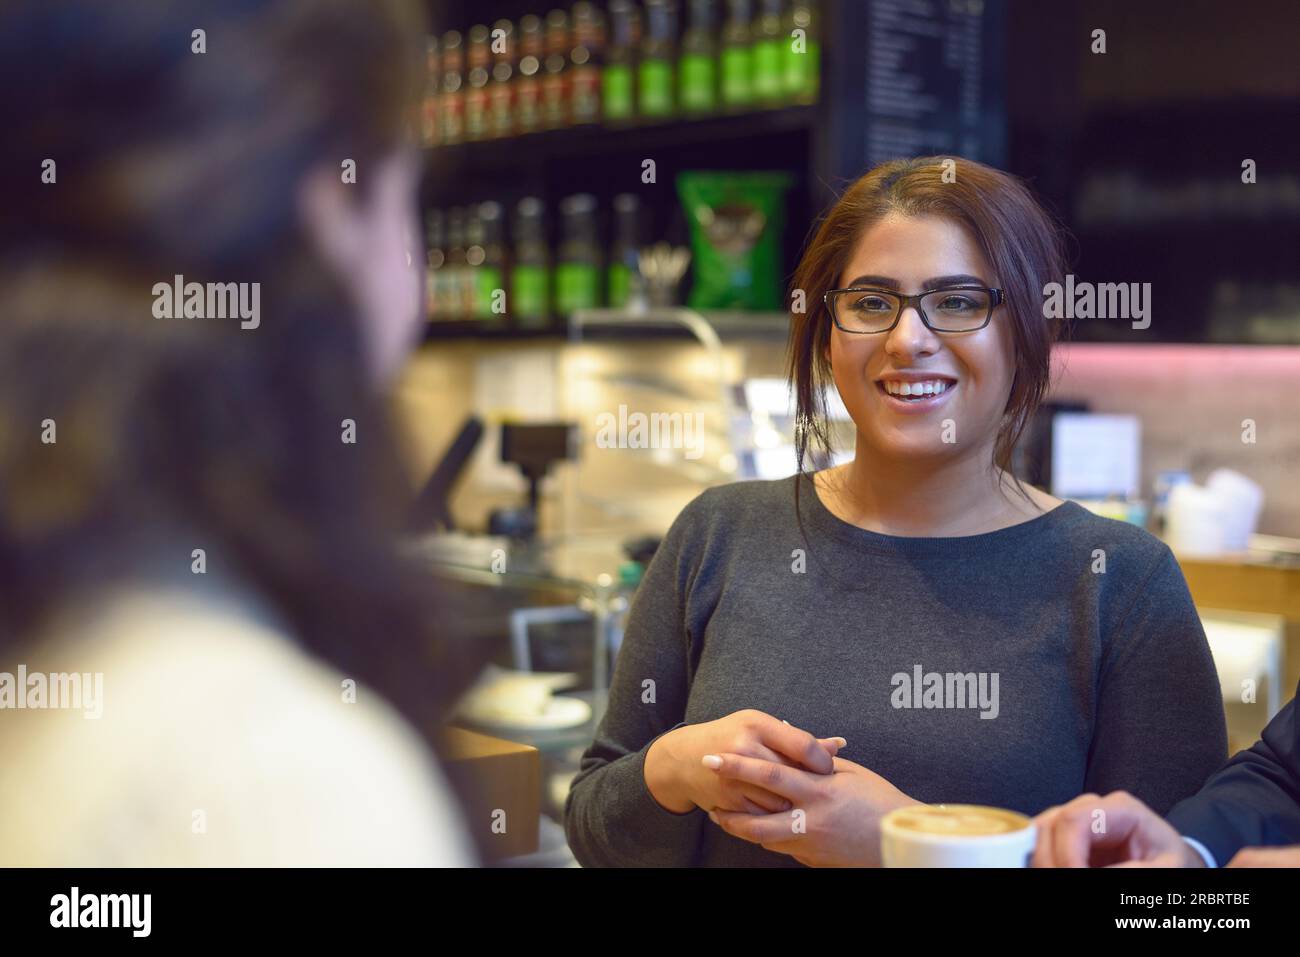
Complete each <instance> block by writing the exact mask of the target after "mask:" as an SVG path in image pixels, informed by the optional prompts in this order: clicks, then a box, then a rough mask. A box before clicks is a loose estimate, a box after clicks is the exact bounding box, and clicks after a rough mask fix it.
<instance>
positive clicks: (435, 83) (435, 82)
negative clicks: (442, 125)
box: [420, 37, 442, 146]
mask: <svg viewBox="0 0 1300 957" xmlns="http://www.w3.org/2000/svg"><path fill="white" fill-rule="evenodd" d="M424 49H425V59H424V67H425V78H424V99H423V101H422V102H421V103H420V142H421V143H423V144H424V145H425V146H434V145H436V144H437V142H438V87H439V84H440V81H441V79H442V78H441V76H440V75H439V71H440V70H441V69H442V67H441V66H440V61H439V57H438V38H437V37H429V40H428V42H427V43H426V44H425V48H424Z"/></svg>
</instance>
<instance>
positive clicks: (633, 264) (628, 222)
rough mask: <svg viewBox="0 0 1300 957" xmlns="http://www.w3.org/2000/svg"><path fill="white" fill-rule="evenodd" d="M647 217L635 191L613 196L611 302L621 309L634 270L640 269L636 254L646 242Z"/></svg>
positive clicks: (613, 305)
mask: <svg viewBox="0 0 1300 957" xmlns="http://www.w3.org/2000/svg"><path fill="white" fill-rule="evenodd" d="M643 223H644V220H643V219H642V218H641V201H640V200H639V199H637V197H636V194H635V193H619V194H618V195H617V196H615V197H614V245H613V246H611V247H610V251H609V305H610V308H611V309H622V308H623V307H624V306H626V305H627V301H628V296H629V294H630V293H631V289H632V274H633V273H634V272H636V271H637V255H638V254H639V252H640V249H641V246H642V245H644V241H645V236H644V232H645V230H644V226H643Z"/></svg>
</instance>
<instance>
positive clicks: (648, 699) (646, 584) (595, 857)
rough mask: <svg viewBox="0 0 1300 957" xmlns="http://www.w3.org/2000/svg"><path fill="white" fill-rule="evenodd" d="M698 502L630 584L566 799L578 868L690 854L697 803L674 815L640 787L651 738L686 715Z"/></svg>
mask: <svg viewBox="0 0 1300 957" xmlns="http://www.w3.org/2000/svg"><path fill="white" fill-rule="evenodd" d="M698 502H699V499H697V500H696V503H698ZM696 503H692V504H691V505H688V506H687V507H686V509H684V510H683V511H682V513H681V514H680V515H679V516H678V517H677V520H676V521H675V522H674V523H673V526H672V527H671V528H670V529H669V531H668V534H667V535H666V536H665V537H664V541H663V542H662V543H661V544H660V546H659V549H658V550H657V551H656V552H655V556H654V558H653V559H652V560H651V562H650V565H649V567H648V568H647V569H646V573H645V576H644V577H643V578H642V580H641V583H640V585H639V586H638V587H637V591H636V594H635V596H634V597H633V600H632V606H631V609H630V611H629V613H628V620H627V628H626V632H625V634H624V638H623V644H622V646H621V648H620V649H619V652H618V659H617V661H616V663H615V665H614V675H613V678H612V679H611V681H610V689H609V703H608V707H607V709H606V711H605V714H604V716H603V717H602V718H601V721H600V725H599V727H598V728H597V729H596V736H595V740H593V741H592V743H591V746H590V747H589V748H587V750H586V752H585V753H584V754H583V756H582V763H581V766H580V769H579V771H578V775H577V776H576V777H575V778H574V780H573V784H572V786H571V788H570V790H569V796H568V799H567V800H566V801H565V807H564V830H565V835H566V836H567V838H568V841H569V847H570V848H571V849H572V850H573V854H574V856H575V857H576V858H577V859H578V862H579V863H580V864H582V865H583V866H584V867H647V866H648V867H685V866H689V865H691V864H693V863H694V859H695V856H696V849H697V845H698V842H699V837H700V832H701V829H702V828H703V825H704V822H705V821H706V818H705V815H704V812H703V811H702V810H700V809H699V808H695V809H693V810H691V811H688V812H686V813H685V814H677V813H674V812H672V811H669V810H668V809H667V808H665V807H663V806H662V805H661V804H659V803H658V802H657V801H656V800H655V799H654V797H653V796H652V795H651V794H650V790H649V788H648V787H647V786H646V781H645V758H646V753H647V752H648V751H649V749H650V745H651V744H652V743H653V742H654V740H655V739H656V738H658V737H659V736H660V735H662V734H664V733H665V732H667V731H671V730H673V729H674V728H677V727H681V726H682V725H684V724H685V723H686V722H685V720H684V718H685V712H686V699H687V695H688V693H689V691H690V678H689V669H688V654H689V647H690V634H689V629H688V627H687V624H686V620H687V611H686V595H687V592H688V589H689V587H690V582H691V578H692V574H691V570H690V564H691V562H692V559H694V561H696V562H698V560H699V556H698V555H692V554H691V549H689V548H688V547H687V539H688V538H689V537H690V532H691V530H692V528H693V526H694V524H695V519H694V517H693V516H694V515H695V514H696V513H697V511H698V509H697V508H696V507H695V506H696Z"/></svg>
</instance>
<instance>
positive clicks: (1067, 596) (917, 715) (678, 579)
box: [565, 478, 1227, 866]
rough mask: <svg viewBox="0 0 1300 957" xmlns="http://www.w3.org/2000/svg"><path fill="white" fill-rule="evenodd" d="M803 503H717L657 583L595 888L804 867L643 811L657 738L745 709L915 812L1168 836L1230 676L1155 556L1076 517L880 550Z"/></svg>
mask: <svg viewBox="0 0 1300 957" xmlns="http://www.w3.org/2000/svg"><path fill="white" fill-rule="evenodd" d="M794 492H795V479H792V478H791V479H782V480H779V481H774V482H742V483H738V484H734V485H728V486H723V487H720V488H714V489H710V490H708V491H706V492H704V493H703V494H702V495H700V496H699V497H698V498H696V499H695V500H694V501H693V502H691V504H689V505H688V506H687V507H686V508H685V509H683V511H682V513H681V514H680V515H679V516H678V518H677V520H676V521H675V522H674V523H673V526H672V528H671V529H670V530H669V532H668V534H667V536H666V537H665V539H664V542H663V544H662V546H661V547H660V549H659V551H658V552H657V553H656V555H655V557H654V560H653V561H652V562H651V563H650V567H649V568H648V569H647V571H646V575H645V578H644V580H643V581H642V583H641V585H640V586H639V588H638V590H637V593H636V596H635V598H634V600H633V604H632V608H631V612H630V614H629V618H628V625H627V631H626V636H625V639H624V642H623V645H622V648H621V650H620V652H619V655H618V661H617V663H616V666H615V669H614V675H613V679H612V684H611V689H610V700H609V707H608V710H607V712H606V714H605V716H604V718H603V720H602V721H601V723H600V727H599V728H598V730H597V733H596V737H595V740H594V742H593V743H592V745H591V747H590V748H588V749H587V751H586V753H585V754H584V755H583V759H582V767H581V771H580V773H579V774H578V776H577V778H576V779H575V780H574V782H573V787H572V790H571V792H570V794H569V798H568V801H567V804H566V807H565V830H566V833H567V835H568V839H569V844H570V846H571V847H572V849H573V852H574V854H575V855H576V856H577V858H578V861H579V862H580V863H582V864H583V865H585V866H638V865H639V866H688V865H709V866H764V865H768V866H771V865H777V866H780V865H795V866H797V864H796V862H795V861H793V859H791V858H789V857H787V856H785V855H781V854H777V853H774V852H771V851H767V850H765V849H763V848H761V847H759V846H757V845H754V844H749V843H747V842H745V841H741V840H739V839H737V838H734V837H732V836H730V835H729V834H727V833H725V832H724V831H722V830H721V829H720V828H718V827H717V826H715V825H714V824H713V823H712V822H710V821H709V819H708V817H707V816H706V815H705V813H704V812H703V811H701V810H699V809H696V810H693V811H690V812H688V813H686V814H680V815H679V814H674V813H672V812H670V811H668V810H666V809H665V808H663V807H661V806H660V805H659V804H658V803H657V802H656V801H655V800H654V798H653V797H651V795H650V793H649V791H648V790H647V788H646V784H645V777H644V773H643V767H644V764H645V754H646V751H647V749H648V747H649V745H650V743H651V742H652V741H653V740H654V739H655V738H656V737H658V736H659V735H660V734H663V733H664V732H665V731H668V730H670V729H672V728H674V727H676V726H678V725H680V724H683V723H690V724H696V723H700V722H705V721H712V720H715V719H717V718H721V717H723V716H724V715H727V714H730V713H732V712H734V711H740V710H743V709H746V708H757V709H758V710H760V711H765V712H767V713H769V714H772V715H774V716H776V717H778V718H782V719H785V720H787V721H789V722H790V723H791V724H793V725H795V726H797V727H800V728H803V729H805V730H807V731H811V732H812V733H813V734H815V735H817V736H818V737H830V736H833V735H841V736H843V737H844V738H846V739H847V740H848V746H847V747H846V748H845V749H844V750H843V751H841V756H842V757H844V758H847V759H848V760H851V761H855V762H857V763H859V764H861V765H863V766H865V767H867V768H870V769H871V770H873V771H875V772H877V773H878V774H881V775H883V776H884V777H885V778H887V779H888V780H889V781H891V782H892V783H893V784H894V785H896V786H897V787H898V788H900V789H901V790H902V791H903V792H904V793H906V794H908V795H910V796H911V797H913V798H915V799H917V800H919V801H925V802H934V803H937V802H947V803H957V802H961V803H976V804H991V805H996V806H998V807H1004V808H1012V809H1015V810H1018V811H1022V812H1025V813H1029V814H1033V813H1037V812H1039V811H1041V810H1043V809H1044V808H1046V807H1049V806H1051V805H1053V804H1058V803H1061V802H1063V801H1066V800H1069V799H1070V798H1072V797H1074V796H1076V795H1078V794H1079V793H1081V792H1085V791H1096V792H1101V793H1105V792H1107V791H1111V790H1114V789H1117V788H1123V789H1125V790H1128V791H1131V792H1132V793H1134V794H1136V795H1137V796H1138V797H1139V798H1141V799H1142V800H1143V801H1145V802H1146V803H1147V804H1149V805H1150V806H1151V807H1153V808H1154V809H1155V810H1156V811H1157V812H1160V813H1164V812H1165V811H1167V810H1168V809H1169V808H1170V807H1171V806H1172V805H1173V804H1174V803H1176V802H1177V801H1179V800H1180V799H1182V798H1184V797H1186V796H1188V795H1190V794H1192V793H1193V792H1194V791H1196V790H1197V789H1198V788H1199V787H1200V785H1201V783H1202V782H1203V781H1204V780H1205V779H1206V778H1207V777H1208V776H1209V774H1210V773H1211V772H1212V771H1214V770H1215V769H1216V768H1218V767H1219V766H1220V765H1221V764H1222V763H1223V762H1224V760H1225V758H1226V756H1227V737H1226V730H1225V727H1224V715H1223V707H1222V703H1221V697H1220V691H1219V684H1218V679H1217V676H1216V674H1215V669H1214V662H1213V660H1212V658H1211V656H1210V651H1209V647H1208V645H1207V644H1206V640H1205V633H1204V631H1203V630H1202V628H1201V624H1200V621H1199V619H1198V618H1197V615H1196V610H1195V608H1194V607H1193V604H1192V599H1191V596H1190V594H1189V593H1188V590H1187V585H1186V582H1185V581H1184V579H1183V576H1182V572H1181V571H1180V569H1179V567H1178V564H1177V562H1176V561H1175V559H1174V556H1173V553H1172V552H1171V551H1170V550H1169V548H1168V547H1167V546H1166V545H1165V544H1164V543H1162V542H1161V541H1160V540H1159V539H1157V538H1155V537H1154V536H1152V535H1150V534H1148V533H1147V532H1145V531H1143V530H1142V529H1139V528H1137V527H1135V526H1132V525H1129V524H1126V523H1123V522H1118V521H1114V520H1111V519H1106V518H1101V517H1099V516H1096V515H1094V514H1093V513H1091V512H1089V511H1088V510H1087V509H1085V508H1083V507H1082V506H1080V505H1078V504H1076V503H1074V502H1069V501H1067V502H1065V503H1064V504H1063V505H1060V506H1058V507H1057V508H1054V509H1052V510H1051V511H1049V512H1047V513H1045V514H1043V515H1040V516H1038V517H1036V518H1033V519H1031V520H1029V521H1026V522H1023V523H1021V524H1019V525H1014V526H1011V527H1009V528H1004V529H999V530H998V531H994V532H988V533H985V534H981V535H969V536H961V537H954V538H911V537H902V536H894V535H882V534H878V533H875V532H871V531H867V530H865V529H861V528H858V527H856V526H853V525H850V524H848V523H846V522H844V521H842V520H840V519H839V518H837V517H836V516H835V515H833V514H832V513H831V512H830V511H829V510H828V509H827V508H826V507H825V505H823V504H822V503H821V501H820V499H819V498H818V497H817V495H816V493H815V492H814V490H813V488H812V484H811V482H809V481H808V480H807V479H804V480H801V482H800V492H799V508H798V517H796V509H795V495H794ZM1103 569H1104V570H1103ZM647 681H652V682H653V685H652V686H651V685H647V684H646V682H647ZM651 687H652V688H653V701H649V700H647V699H649V698H650V697H651V695H649V694H647V688H651Z"/></svg>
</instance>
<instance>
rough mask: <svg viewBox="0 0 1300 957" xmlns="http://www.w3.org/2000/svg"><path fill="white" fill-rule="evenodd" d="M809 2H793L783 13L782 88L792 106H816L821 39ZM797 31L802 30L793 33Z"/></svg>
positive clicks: (804, 0) (802, 0) (819, 73)
mask: <svg viewBox="0 0 1300 957" xmlns="http://www.w3.org/2000/svg"><path fill="white" fill-rule="evenodd" d="M813 19H814V18H813V5H812V3H811V2H810V0H793V2H792V3H791V4H790V9H789V11H788V12H787V13H786V27H785V35H786V37H788V38H790V42H788V43H787V44H786V45H785V47H784V50H785V76H784V84H783V85H784V88H785V96H786V99H787V100H789V101H790V102H792V103H816V102H817V92H818V84H819V83H820V82H821V40H820V38H819V36H818V33H817V29H816V24H815V23H814V22H813ZM796 30H801V31H803V32H802V34H796V32H795V31H796Z"/></svg>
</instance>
